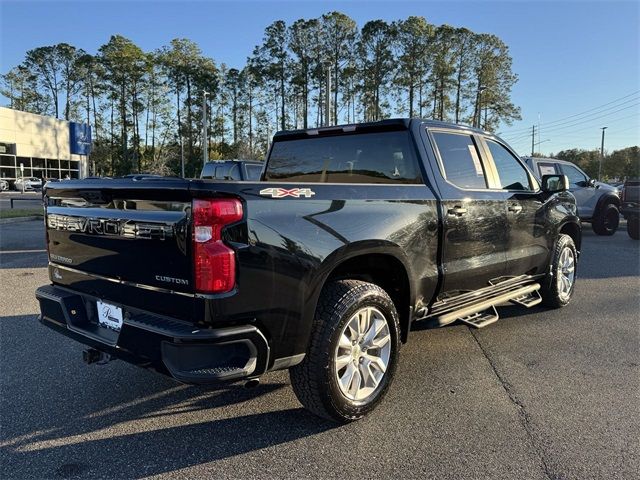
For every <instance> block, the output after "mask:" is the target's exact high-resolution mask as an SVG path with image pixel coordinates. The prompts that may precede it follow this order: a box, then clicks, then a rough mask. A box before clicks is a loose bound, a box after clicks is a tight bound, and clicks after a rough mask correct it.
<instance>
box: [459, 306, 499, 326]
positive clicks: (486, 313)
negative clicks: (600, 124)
mask: <svg viewBox="0 0 640 480" xmlns="http://www.w3.org/2000/svg"><path fill="white" fill-rule="evenodd" d="M498 318H500V317H498V312H497V311H496V307H493V306H492V307H489V308H487V309H486V310H483V311H482V312H476V313H474V314H472V315H468V316H466V317H461V318H458V320H460V321H461V322H463V323H466V324H467V325H469V326H470V327H474V328H482V327H486V326H487V325H491V324H492V323H494V322H497V321H498Z"/></svg>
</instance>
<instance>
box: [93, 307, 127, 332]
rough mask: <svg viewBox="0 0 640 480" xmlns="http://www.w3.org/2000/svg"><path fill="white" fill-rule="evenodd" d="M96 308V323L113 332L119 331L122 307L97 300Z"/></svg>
mask: <svg viewBox="0 0 640 480" xmlns="http://www.w3.org/2000/svg"><path fill="white" fill-rule="evenodd" d="M96 310H97V313H98V325H100V326H101V327H103V328H106V329H108V330H112V331H114V332H120V330H121V329H122V318H123V316H122V308H120V307H118V306H116V305H113V304H111V303H107V302H103V301H101V300H97V301H96Z"/></svg>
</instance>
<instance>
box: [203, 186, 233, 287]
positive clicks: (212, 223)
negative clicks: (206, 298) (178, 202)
mask: <svg viewBox="0 0 640 480" xmlns="http://www.w3.org/2000/svg"><path fill="white" fill-rule="evenodd" d="M240 220H242V203H240V201H239V200H236V199H233V198H218V199H211V200H194V201H193V267H194V277H195V287H196V290H197V291H198V292H202V293H224V292H228V291H230V290H233V287H234V286H235V284H236V258H235V257H236V254H235V252H234V251H233V250H232V249H231V248H229V247H228V246H226V245H225V244H224V243H223V242H222V229H223V228H224V226H225V225H229V224H231V223H235V222H238V221H240Z"/></svg>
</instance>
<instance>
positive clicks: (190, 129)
mask: <svg viewBox="0 0 640 480" xmlns="http://www.w3.org/2000/svg"><path fill="white" fill-rule="evenodd" d="M191 102H192V99H191V79H190V78H189V77H187V138H188V139H189V149H188V151H189V158H188V161H189V162H191V160H192V159H193V125H192V123H191Z"/></svg>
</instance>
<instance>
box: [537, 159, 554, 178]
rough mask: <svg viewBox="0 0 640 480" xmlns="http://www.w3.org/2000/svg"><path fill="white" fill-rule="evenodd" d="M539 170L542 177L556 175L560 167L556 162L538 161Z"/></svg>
mask: <svg viewBox="0 0 640 480" xmlns="http://www.w3.org/2000/svg"><path fill="white" fill-rule="evenodd" d="M538 171H539V172H540V178H542V177H543V176H544V175H556V174H557V173H558V169H557V167H556V164H555V163H548V162H538Z"/></svg>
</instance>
